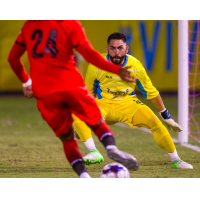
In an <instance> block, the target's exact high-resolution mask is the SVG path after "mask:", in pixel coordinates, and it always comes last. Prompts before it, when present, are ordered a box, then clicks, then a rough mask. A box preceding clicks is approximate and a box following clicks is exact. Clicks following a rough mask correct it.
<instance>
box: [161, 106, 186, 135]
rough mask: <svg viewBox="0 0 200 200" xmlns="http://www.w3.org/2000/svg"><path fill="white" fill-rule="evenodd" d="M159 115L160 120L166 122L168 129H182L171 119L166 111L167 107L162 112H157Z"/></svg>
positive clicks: (179, 130)
mask: <svg viewBox="0 0 200 200" xmlns="http://www.w3.org/2000/svg"><path fill="white" fill-rule="evenodd" d="M159 115H160V116H161V118H162V120H163V121H164V122H165V123H166V124H167V128H168V129H169V130H171V128H172V129H173V130H174V131H175V132H177V131H178V132H181V131H182V128H181V126H180V125H179V124H177V123H176V122H175V121H174V120H173V118H172V117H171V116H170V114H169V113H168V110H167V109H165V110H164V111H163V112H159Z"/></svg>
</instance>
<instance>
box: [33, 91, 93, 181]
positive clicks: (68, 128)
mask: <svg viewBox="0 0 200 200" xmlns="http://www.w3.org/2000/svg"><path fill="white" fill-rule="evenodd" d="M37 106H38V109H39V110H40V112H41V115H42V117H43V118H44V119H45V121H46V122H47V123H48V124H49V126H50V127H51V128H52V129H53V131H54V132H55V134H56V136H57V137H59V138H60V139H61V141H62V145H63V149H64V153H65V155H66V157H67V160H68V161H69V163H70V164H71V166H72V168H73V169H74V171H75V172H76V173H77V174H78V175H79V176H80V177H81V178H90V176H89V174H88V173H87V170H86V167H85V164H84V162H83V159H82V155H81V153H80V151H79V149H78V144H77V140H76V139H75V137H74V134H75V132H74V129H73V128H72V121H73V119H72V117H71V113H70V111H69V109H68V108H67V107H66V104H63V103H62V93H53V94H49V95H45V96H43V97H42V98H40V99H38V100H37Z"/></svg>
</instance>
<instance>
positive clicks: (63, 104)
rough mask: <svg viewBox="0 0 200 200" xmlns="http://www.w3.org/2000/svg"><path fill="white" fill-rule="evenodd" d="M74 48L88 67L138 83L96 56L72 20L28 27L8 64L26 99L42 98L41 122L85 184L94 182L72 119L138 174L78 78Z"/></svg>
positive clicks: (27, 24)
mask: <svg viewBox="0 0 200 200" xmlns="http://www.w3.org/2000/svg"><path fill="white" fill-rule="evenodd" d="M73 48H75V49H76V50H77V51H78V52H79V53H80V54H81V55H82V56H83V57H84V58H85V59H86V61H88V62H89V63H91V64H93V65H95V66H97V67H99V68H101V69H103V70H106V71H109V72H112V73H115V74H118V75H119V76H120V77H121V78H122V79H123V80H124V81H127V82H134V81H135V80H134V77H133V76H130V72H129V71H128V68H121V67H120V66H117V65H114V64H112V63H110V62H107V61H106V60H105V59H104V58H103V57H102V56H101V55H100V54H99V53H98V52H97V51H95V50H94V49H93V48H92V46H91V44H90V42H89V41H88V40H87V38H86V36H85V32H84V29H83V28H82V26H81V24H80V23H79V22H77V21H73V20H71V21H64V20H57V21H56V20H53V21H50V20H49V21H42V20H38V21H36V20H33V21H27V22H25V24H24V26H23V28H22V30H21V32H20V34H19V36H18V38H17V40H16V42H15V44H14V45H13V47H12V49H11V52H10V55H9V58H8V61H9V63H10V65H11V67H12V69H13V71H14V72H15V73H16V75H17V76H18V78H19V79H20V80H21V82H22V83H23V91H24V95H25V96H26V97H33V96H35V97H36V98H37V106H38V109H39V111H40V112H41V115H42V117H43V118H44V119H45V120H46V122H47V123H48V124H49V126H50V127H51V128H52V129H53V131H54V132H55V134H56V136H57V137H59V138H60V139H61V141H62V143H63V148H64V152H65V155H66V157H67V159H68V161H69V162H70V164H71V166H72V167H73V169H74V170H75V172H76V173H77V174H78V175H79V176H80V177H81V178H89V177H90V176H89V174H88V173H87V170H86V167H85V164H84V162H83V159H82V155H81V153H80V151H79V149H78V145H77V141H76V139H74V129H73V127H72V122H73V119H72V117H71V114H72V113H73V114H75V115H76V116H77V117H78V118H80V119H81V120H82V121H85V122H86V124H87V125H88V126H89V127H90V128H91V129H92V130H93V131H94V133H95V135H97V137H98V138H99V140H100V141H101V142H102V143H103V145H104V146H105V148H106V149H107V154H108V156H109V157H110V158H111V159H113V160H115V161H117V162H120V163H122V164H123V165H125V166H126V167H127V168H128V169H130V170H137V169H138V162H137V160H136V159H135V158H134V157H133V156H132V155H130V154H127V153H125V152H122V151H120V150H118V149H117V147H116V145H115V139H114V136H113V133H112V131H111V129H110V128H109V127H108V126H107V125H106V123H105V122H104V121H103V119H102V117H101V113H100V110H99V108H98V107H97V105H96V103H95V99H94V97H93V96H92V95H91V94H90V93H89V92H88V90H87V87H86V85H85V84H84V82H83V78H82V75H81V74H80V73H78V70H77V68H76V66H75V63H74V53H73ZM25 51H27V53H28V59H29V62H30V77H31V78H30V77H29V75H28V74H27V72H26V71H25V69H24V67H23V64H22V62H21V61H20V57H21V56H22V55H23V53H24V52H25Z"/></svg>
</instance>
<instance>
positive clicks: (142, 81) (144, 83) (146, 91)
mask: <svg viewBox="0 0 200 200" xmlns="http://www.w3.org/2000/svg"><path fill="white" fill-rule="evenodd" d="M139 68H140V73H138V77H137V78H138V79H137V86H138V88H139V89H140V92H141V93H142V94H143V96H144V97H145V99H153V98H155V97H157V96H158V95H159V92H158V90H157V89H156V88H155V87H154V86H153V84H152V82H151V80H150V78H149V77H148V75H147V73H146V71H145V69H144V67H143V66H142V64H141V63H140V62H139Z"/></svg>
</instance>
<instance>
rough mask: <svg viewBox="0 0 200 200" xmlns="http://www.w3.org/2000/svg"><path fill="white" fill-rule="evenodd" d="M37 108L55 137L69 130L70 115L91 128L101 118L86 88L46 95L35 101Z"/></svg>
mask: <svg viewBox="0 0 200 200" xmlns="http://www.w3.org/2000/svg"><path fill="white" fill-rule="evenodd" d="M37 106H38V109H39V111H40V112H41V115H42V117H43V118H44V120H45V121H46V122H47V123H48V124H49V126H50V127H51V128H52V129H53V130H54V132H55V134H56V136H57V137H59V136H60V135H61V134H65V133H67V132H68V131H69V129H70V128H71V126H72V122H73V119H72V116H71V113H73V114H75V115H76V116H77V117H78V118H80V119H81V120H82V121H84V122H86V123H87V124H89V125H92V126H93V125H95V124H97V122H98V121H99V120H100V118H101V112H100V110H99V108H98V106H97V104H96V102H95V98H94V97H93V96H92V95H91V94H90V92H89V91H88V90H87V87H86V86H82V87H78V88H76V89H73V90H66V91H62V92H57V93H51V94H47V95H45V96H43V97H41V98H39V99H38V100H37Z"/></svg>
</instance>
